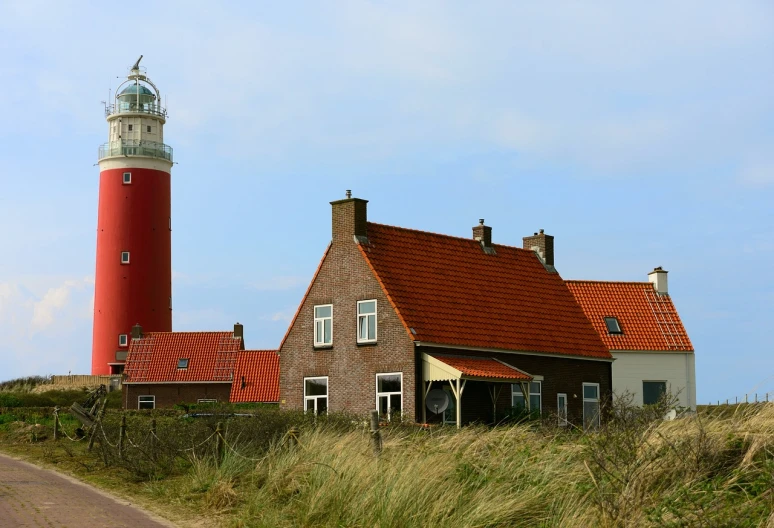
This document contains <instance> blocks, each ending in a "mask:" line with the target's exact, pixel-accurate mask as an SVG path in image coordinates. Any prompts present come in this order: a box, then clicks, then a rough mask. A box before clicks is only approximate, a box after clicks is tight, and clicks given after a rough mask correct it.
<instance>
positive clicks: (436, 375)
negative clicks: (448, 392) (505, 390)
mask: <svg viewBox="0 0 774 528" xmlns="http://www.w3.org/2000/svg"><path fill="white" fill-rule="evenodd" d="M422 361H423V362H424V365H422V366H423V369H422V372H423V373H424V380H425V381H451V380H458V379H462V380H476V381H493V382H499V383H519V382H520V381H532V376H530V375H529V374H527V373H526V372H524V371H523V370H519V369H517V368H516V367H512V366H511V365H508V364H507V363H503V362H502V361H499V360H497V359H494V358H471V357H459V356H441V355H435V356H431V355H430V354H426V353H423V354H422Z"/></svg>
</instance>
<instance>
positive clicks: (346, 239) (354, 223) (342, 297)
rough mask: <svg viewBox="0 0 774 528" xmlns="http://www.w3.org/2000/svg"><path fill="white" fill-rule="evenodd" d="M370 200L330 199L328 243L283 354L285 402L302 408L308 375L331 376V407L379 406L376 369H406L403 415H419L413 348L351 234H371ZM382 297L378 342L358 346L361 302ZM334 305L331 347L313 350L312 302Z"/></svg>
mask: <svg viewBox="0 0 774 528" xmlns="http://www.w3.org/2000/svg"><path fill="white" fill-rule="evenodd" d="M366 203H367V202H366V201H365V200H359V199H356V198H352V199H348V200H340V201H337V202H333V203H332V206H333V214H332V220H333V222H332V223H333V234H332V235H333V236H332V242H331V248H330V251H329V252H328V255H327V257H326V258H325V261H324V262H323V263H322V264H321V268H320V271H319V273H318V275H317V278H316V279H315V281H314V284H312V286H311V289H310V291H309V295H308V296H307V298H306V300H305V301H304V303H303V305H302V306H301V308H300V311H299V313H298V317H297V318H296V320H295V322H294V323H293V325H292V327H291V328H290V331H289V333H288V337H287V339H286V340H285V342H284V344H283V346H282V348H281V349H280V350H279V355H280V407H281V408H284V409H303V407H304V377H312V376H328V407H329V409H330V411H331V412H335V411H349V412H354V413H358V414H363V413H367V412H369V411H371V410H373V409H375V408H376V374H377V373H387V372H402V373H403V412H404V415H406V416H410V417H416V398H415V394H416V391H415V380H414V375H415V372H416V368H415V358H414V349H413V348H414V347H413V343H412V341H411V339H410V338H409V337H408V334H407V332H406V329H405V328H404V327H403V325H402V323H401V322H400V320H399V319H398V316H397V314H396V313H395V311H394V310H393V309H392V306H391V305H390V302H389V300H388V299H387V297H386V296H385V294H384V292H383V291H382V288H381V286H380V285H379V283H378V281H377V280H376V278H375V277H374V274H373V272H372V271H371V269H370V268H369V267H368V264H367V263H366V262H365V260H364V259H363V256H362V254H361V253H360V250H359V249H358V246H357V243H356V242H355V240H354V236H355V235H358V236H367V233H366ZM368 299H376V301H377V342H376V344H373V345H358V344H357V301H362V300H368ZM321 304H332V305H333V345H332V346H331V347H328V348H318V349H315V348H314V306H315V305H321Z"/></svg>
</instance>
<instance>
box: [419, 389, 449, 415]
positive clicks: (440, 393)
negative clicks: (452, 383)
mask: <svg viewBox="0 0 774 528" xmlns="http://www.w3.org/2000/svg"><path fill="white" fill-rule="evenodd" d="M449 400H450V398H449V393H448V392H446V391H445V390H443V389H433V390H431V391H430V392H429V393H428V394H427V399H426V400H425V405H427V408H428V409H430V410H431V411H433V412H434V413H435V414H438V413H442V412H444V411H445V410H446V409H447V408H448V407H449Z"/></svg>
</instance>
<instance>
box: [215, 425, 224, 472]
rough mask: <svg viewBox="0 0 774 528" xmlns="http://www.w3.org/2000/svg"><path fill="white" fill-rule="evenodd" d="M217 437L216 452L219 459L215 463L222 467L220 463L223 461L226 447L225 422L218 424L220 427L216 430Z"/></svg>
mask: <svg viewBox="0 0 774 528" xmlns="http://www.w3.org/2000/svg"><path fill="white" fill-rule="evenodd" d="M215 436H216V437H217V438H216V439H215V451H216V452H217V457H218V458H217V460H216V461H215V462H216V464H217V465H220V463H221V462H222V461H223V447H224V445H223V444H224V439H223V422H218V426H217V427H216V428H215Z"/></svg>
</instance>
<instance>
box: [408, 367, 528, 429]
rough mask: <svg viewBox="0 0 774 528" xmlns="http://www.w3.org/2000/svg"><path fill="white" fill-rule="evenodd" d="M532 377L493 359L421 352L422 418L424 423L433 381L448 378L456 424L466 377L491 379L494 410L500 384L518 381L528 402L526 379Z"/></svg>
mask: <svg viewBox="0 0 774 528" xmlns="http://www.w3.org/2000/svg"><path fill="white" fill-rule="evenodd" d="M532 379H533V376H531V375H529V374H527V373H526V372H524V371H523V370H519V369H517V368H516V367H513V366H511V365H508V364H507V363H504V362H502V361H500V360H498V359H495V358H482V357H462V356H444V355H440V354H438V355H430V354H427V353H422V380H423V382H424V383H425V386H424V387H423V389H424V390H423V391H422V421H423V422H427V407H426V401H427V395H428V394H429V393H430V389H431V388H432V386H433V382H436V381H441V382H443V381H448V382H449V385H451V389H452V392H453V393H454V397H455V399H456V400H457V427H458V428H459V427H460V425H461V421H462V420H461V419H462V392H463V391H464V390H465V384H466V383H467V381H468V380H473V381H484V382H490V385H489V395H490V396H491V397H492V406H493V413H494V412H496V403H497V398H498V397H499V395H500V391H501V390H502V387H503V384H510V383H518V384H519V386H520V387H521V391H522V392H523V393H524V401H525V402H527V405H529V382H530V381H532Z"/></svg>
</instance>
